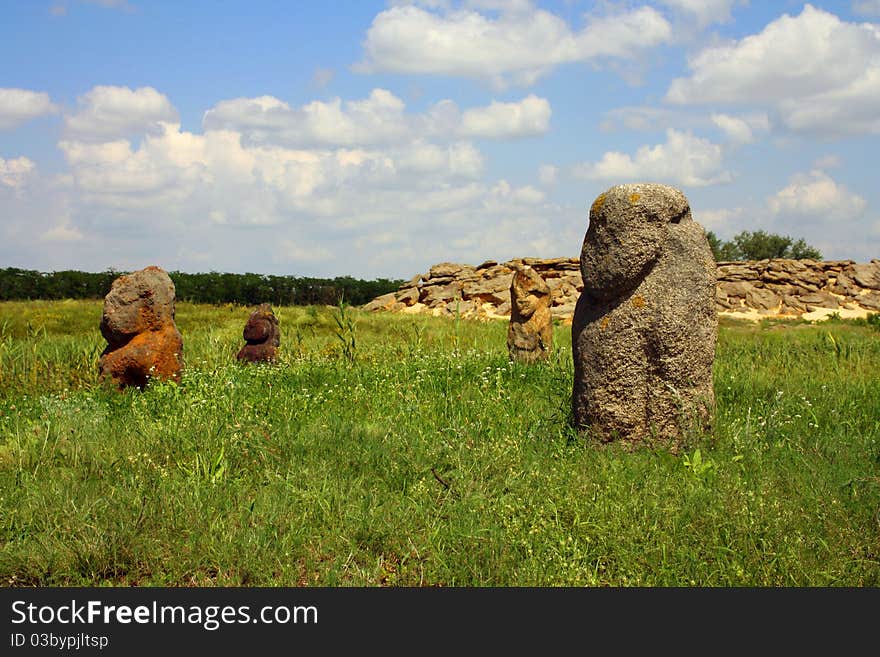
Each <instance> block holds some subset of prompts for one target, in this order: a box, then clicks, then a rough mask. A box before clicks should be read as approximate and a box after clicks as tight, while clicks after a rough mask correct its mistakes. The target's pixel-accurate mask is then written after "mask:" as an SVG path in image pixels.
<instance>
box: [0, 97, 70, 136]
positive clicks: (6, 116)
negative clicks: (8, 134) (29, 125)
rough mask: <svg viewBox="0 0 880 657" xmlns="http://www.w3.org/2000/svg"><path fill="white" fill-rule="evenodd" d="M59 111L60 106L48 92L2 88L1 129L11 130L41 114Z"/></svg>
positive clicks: (0, 103) (0, 105) (0, 102)
mask: <svg viewBox="0 0 880 657" xmlns="http://www.w3.org/2000/svg"><path fill="white" fill-rule="evenodd" d="M57 112H58V107H57V106H56V105H54V104H53V103H52V101H51V99H50V98H49V94H47V93H44V92H38V91H29V90H27V89H10V88H0V130H9V129H10V128H15V127H18V126H19V125H21V124H22V123H25V122H26V121H30V120H31V119H35V118H37V117H39V116H46V115H48V114H55V113H57Z"/></svg>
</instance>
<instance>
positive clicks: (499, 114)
mask: <svg viewBox="0 0 880 657" xmlns="http://www.w3.org/2000/svg"><path fill="white" fill-rule="evenodd" d="M550 114H551V110H550V103H549V102H547V100H545V99H544V98H538V97H537V96H534V95H530V96H527V97H526V98H524V99H523V100H521V101H520V102H518V103H499V102H494V101H493V102H492V104H491V105H489V106H488V107H477V108H474V109H469V110H467V111H465V112H464V114H462V117H461V129H460V134H462V135H463V136H465V137H488V138H505V137H522V136H527V135H541V134H544V133H545V132H547V130H548V129H549V125H550Z"/></svg>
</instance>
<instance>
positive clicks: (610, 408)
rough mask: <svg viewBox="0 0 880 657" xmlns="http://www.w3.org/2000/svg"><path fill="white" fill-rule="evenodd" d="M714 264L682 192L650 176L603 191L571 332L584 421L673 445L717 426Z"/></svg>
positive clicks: (576, 400)
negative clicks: (650, 179) (645, 180)
mask: <svg viewBox="0 0 880 657" xmlns="http://www.w3.org/2000/svg"><path fill="white" fill-rule="evenodd" d="M715 270H716V267H715V261H714V258H713V257H712V251H711V249H710V248H709V243H708V241H707V240H706V236H705V233H704V232H703V229H702V227H701V226H700V225H699V224H697V223H696V222H695V221H694V220H693V219H692V218H691V210H690V206H689V204H688V200H687V198H686V197H685V195H684V194H683V193H682V192H681V191H679V190H677V189H675V188H673V187H669V186H667V185H660V184H653V183H641V184H629V185H617V186H615V187H612V188H611V189H609V190H608V191H606V192H605V193H603V194H600V195H599V196H598V197H597V198H596V200H595V201H594V202H593V205H592V207H591V208H590V223H589V228H588V229H587V233H586V236H585V237H584V243H583V248H582V249H581V275H582V276H583V280H584V287H583V290H582V291H581V295H580V298H579V300H578V303H577V306H576V308H575V314H574V320H573V323H572V335H571V339H572V354H573V359H574V389H573V394H572V412H573V421H574V424H575V425H576V426H577V427H578V428H581V429H585V430H587V431H588V433H589V434H590V435H592V436H594V437H596V438H598V439H599V440H602V441H622V442H623V443H624V444H626V445H629V446H636V445H640V444H648V445H651V444H662V445H665V446H666V447H668V448H669V449H671V450H672V451H673V452H674V451H677V450H678V448H679V447H680V446H681V445H682V443H683V442H684V441H685V440H686V438H687V436H688V432H689V431H690V430H692V429H696V430H702V429H705V428H707V427H708V426H710V425H711V421H712V417H713V414H714V406H715V397H714V392H713V387H712V364H713V362H714V359H715V343H716V339H717V334H718V318H717V315H716V311H715Z"/></svg>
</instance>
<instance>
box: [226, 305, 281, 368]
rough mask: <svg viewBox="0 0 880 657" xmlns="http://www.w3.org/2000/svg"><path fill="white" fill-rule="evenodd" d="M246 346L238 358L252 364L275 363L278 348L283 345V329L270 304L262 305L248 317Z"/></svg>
mask: <svg viewBox="0 0 880 657" xmlns="http://www.w3.org/2000/svg"><path fill="white" fill-rule="evenodd" d="M242 334H243V336H244V340H245V343H246V344H245V345H244V346H243V347H242V348H241V349H240V350H239V352H238V354H237V355H236V358H237V359H238V360H244V361H248V362H251V363H272V362H275V358H276V356H277V352H278V347H279V346H280V345H281V329H279V328H278V318H277V317H275V313H273V312H272V307H271V306H270V305H269V304H268V303H263V304H260V305H259V306H258V307H257V308H256V309H255V310H254V311H253V312H252V313H251V315H250V317H248V320H247V323H246V324H245V325H244V331H242Z"/></svg>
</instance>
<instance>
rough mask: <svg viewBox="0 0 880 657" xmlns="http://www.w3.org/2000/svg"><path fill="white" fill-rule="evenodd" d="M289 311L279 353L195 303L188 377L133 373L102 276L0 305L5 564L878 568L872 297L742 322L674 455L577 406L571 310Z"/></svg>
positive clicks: (568, 578) (613, 571)
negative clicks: (644, 446)
mask: <svg viewBox="0 0 880 657" xmlns="http://www.w3.org/2000/svg"><path fill="white" fill-rule="evenodd" d="M275 310H276V314H277V315H278V316H279V318H280V322H281V330H282V356H281V361H280V363H279V364H278V365H276V366H274V367H273V366H264V365H256V366H254V365H244V364H239V363H237V362H235V360H234V355H235V353H236V351H237V350H238V348H239V347H240V346H241V344H242V340H241V330H242V327H243V326H244V322H245V321H246V319H247V316H248V313H249V309H248V308H243V307H240V306H219V307H212V306H199V305H191V304H179V305H178V312H177V321H178V326H179V327H180V329H181V331H182V333H183V335H184V342H185V347H184V350H185V358H186V370H185V373H184V377H183V381H182V383H181V384H180V385H174V384H166V383H157V382H154V383H153V384H151V385H150V386H149V387H148V388H147V390H146V391H145V392H143V393H140V392H137V391H128V392H125V393H117V392H115V391H113V390H109V389H107V388H106V387H104V386H102V385H100V384H99V383H98V381H97V358H98V356H99V354H100V352H101V350H102V349H103V347H104V341H103V339H102V338H101V336H100V333H99V332H98V328H97V327H98V322H99V320H100V314H101V304H100V302H85V301H77V302H30V303H18V302H7V303H2V304H0V583H2V584H3V585H7V586H27V585H37V586H48V585H61V586H70V585H132V584H133V585H140V586H152V585H173V586H187V585H199V586H215V585H225V586H242V585H247V586H259V585H265V586H278V585H281V586H298V585H301V586H316V585H319V586H534V585H536V586H607V585H610V586H693V585H698V586H878V585H880V375H878V372H880V332H878V331H877V330H876V327H875V326H874V325H873V324H871V323H868V322H852V321H831V322H827V323H824V324H816V325H812V324H809V323H805V322H787V323H785V322H775V323H774V322H765V323H763V324H759V325H752V324H746V323H735V322H724V323H723V324H722V327H721V330H720V335H719V344H718V356H717V359H716V364H715V385H716V394H717V401H718V413H717V418H716V423H715V428H714V431H713V433H712V434H711V435H705V436H702V437H701V438H700V440H699V442H698V443H697V444H696V445H695V446H693V447H692V448H690V449H688V451H687V452H686V453H683V454H681V455H680V456H674V455H672V454H670V453H667V452H664V451H662V450H660V451H649V450H644V451H639V452H635V453H626V452H624V451H622V450H620V449H617V448H615V447H614V446H610V447H597V446H594V445H591V444H589V443H587V442H585V441H584V440H583V439H582V438H580V437H579V436H578V435H577V434H576V433H575V432H573V431H572V430H571V429H570V427H569V425H568V397H569V395H570V393H571V380H572V367H571V349H570V329H569V328H568V327H566V326H557V327H556V332H555V335H554V340H555V348H554V353H553V357H552V359H551V361H550V362H548V363H546V364H542V365H537V366H526V365H520V364H512V363H510V362H508V359H507V351H506V344H505V340H506V330H507V325H506V323H505V322H492V323H480V322H472V321H456V320H454V319H443V318H431V317H424V316H407V315H390V314H365V313H361V312H358V311H356V310H354V309H347V310H346V312H347V313H348V318H350V319H351V320H352V321H353V322H354V323H353V324H350V323H349V322H347V321H345V318H341V317H340V315H339V312H338V310H334V309H332V308H317V307H310V308H293V307H284V308H276V309H275ZM338 320H343V321H338ZM352 338H356V339H352Z"/></svg>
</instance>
